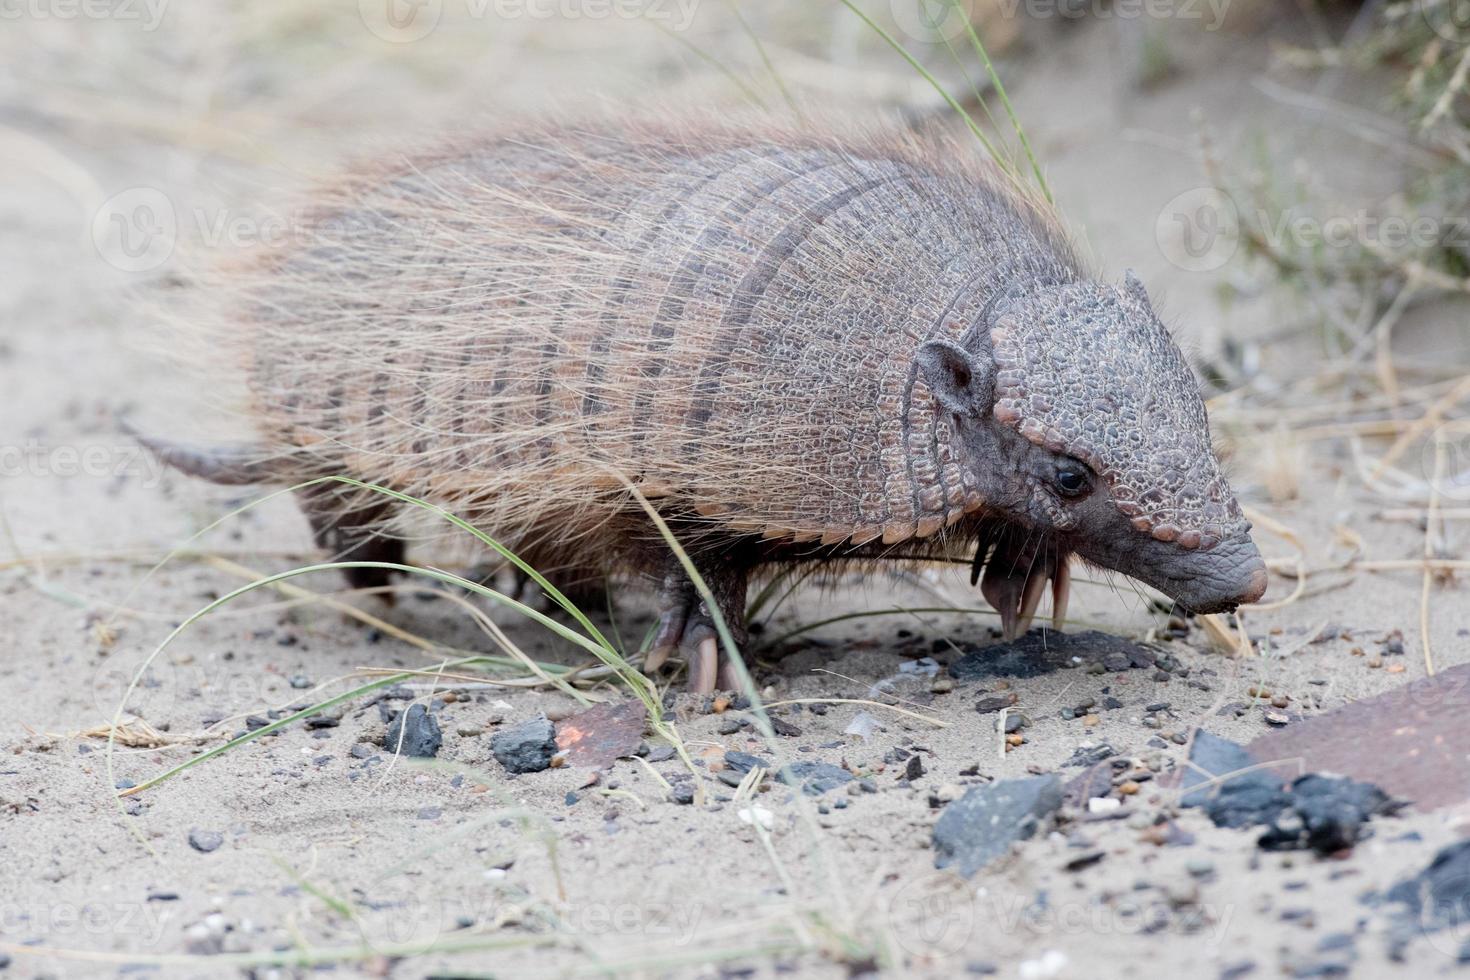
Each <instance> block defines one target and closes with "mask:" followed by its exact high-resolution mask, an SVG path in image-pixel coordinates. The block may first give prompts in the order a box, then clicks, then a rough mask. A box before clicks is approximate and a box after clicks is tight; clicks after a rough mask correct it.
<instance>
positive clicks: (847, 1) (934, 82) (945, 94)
mask: <svg viewBox="0 0 1470 980" xmlns="http://www.w3.org/2000/svg"><path fill="white" fill-rule="evenodd" d="M839 2H840V3H841V4H842V5H843V6H844V7H846V8H847V9H848V10H851V11H852V12H853V13H854V14H857V15H858V17H860V18H861V19H862V21H863V23H864V24H867V25H868V27H870V28H872V30H873V32H874V33H876V34H877V35H878V36H879V37H881V38H882V39H883V40H884V41H886V42H888V46H889V47H891V48H892V49H893V50H895V51H897V52H898V53H899V54H900V55H902V56H903V60H904V61H907V62H908V63H909V66H910V67H912V68H913V69H914V71H916V72H918V73H919V74H920V75H921V76H922V77H923V79H924V81H926V82H928V83H929V84H930V85H931V86H933V88H934V91H936V92H938V93H939V95H940V97H941V98H943V99H944V101H945V102H947V103H949V107H950V108H951V109H953V110H954V111H955V112H956V113H958V114H959V116H960V118H961V119H963V120H964V121H965V125H967V126H969V127H970V132H972V133H974V134H975V138H976V139H978V140H979V141H980V145H981V146H983V147H985V152H986V153H988V154H990V158H991V159H992V160H994V161H995V163H996V165H997V166H999V167H1000V168H1001V169H1002V170H1004V171H1005V172H1006V173H1008V174H1010V175H1011V176H1012V177H1014V176H1015V172H1014V171H1013V170H1012V169H1011V167H1010V165H1009V164H1008V163H1007V162H1006V159H1005V157H1004V156H1002V155H1001V154H1000V152H999V151H998V150H996V148H995V145H994V144H992V143H991V142H990V139H989V138H988V137H987V136H986V135H985V131H984V130H982V129H981V128H980V125H979V124H978V123H976V122H975V120H974V118H972V117H971V115H970V114H969V113H968V112H966V111H965V107H964V106H962V105H960V104H959V102H958V100H956V99H955V97H954V96H953V95H950V94H949V91H948V90H947V89H945V87H944V86H943V85H941V84H939V79H937V78H935V77H934V76H933V75H932V74H930V73H929V70H928V69H927V68H925V67H924V66H923V65H922V64H921V63H920V62H919V59H918V58H915V57H914V56H913V55H912V54H910V53H909V50H908V49H907V48H905V47H904V46H903V45H902V44H900V43H899V42H898V39H897V38H895V37H894V36H893V35H892V34H890V33H888V31H886V30H884V29H883V26H882V25H881V24H879V23H878V22H877V21H875V20H873V18H871V17H869V16H868V15H867V14H866V13H864V12H863V11H862V9H861V8H859V7H858V6H857V5H856V4H855V3H853V0H839Z"/></svg>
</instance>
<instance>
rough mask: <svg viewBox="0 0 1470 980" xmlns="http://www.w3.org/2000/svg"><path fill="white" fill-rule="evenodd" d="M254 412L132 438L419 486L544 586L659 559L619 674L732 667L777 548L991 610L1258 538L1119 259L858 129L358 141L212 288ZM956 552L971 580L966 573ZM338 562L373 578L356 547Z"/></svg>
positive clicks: (1173, 355) (269, 465)
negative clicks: (721, 629) (358, 157)
mask: <svg viewBox="0 0 1470 980" xmlns="http://www.w3.org/2000/svg"><path fill="white" fill-rule="evenodd" d="M207 299H208V301H209V305H210V308H211V309H212V310H214V311H215V313H214V314H213V315H212V316H211V317H209V318H208V319H210V320H211V321H212V322H213V323H214V326H215V327H216V328H217V333H216V349H217V350H218V351H219V353H220V354H221V355H222V356H226V357H231V358H234V361H235V363H237V364H238V365H239V367H240V370H241V371H243V373H244V377H245V380H246V382H247V385H246V387H247V389H248V393H249V395H248V397H249V405H248V406H247V407H248V414H249V416H250V417H251V419H252V421H253V424H254V425H255V427H256V429H257V431H258V438H257V439H256V440H255V441H254V442H252V443H250V444H248V445H240V446H229V447H215V448H197V447H192V446H189V445H186V444H181V443H168V442H164V441H161V440H156V439H151V440H147V442H148V444H149V445H150V446H151V447H152V448H153V450H154V451H155V452H157V453H158V454H159V455H160V456H161V457H162V458H163V459H164V460H165V461H166V462H168V463H170V464H172V465H174V466H175V467H177V468H179V469H181V470H184V471H186V472H189V473H192V474H194V475H197V476H201V477H205V478H208V479H212V480H214V481H216V482H222V483H276V484H283V485H293V484H296V483H300V482H303V481H306V480H310V479H312V478H314V477H318V476H322V475H327V474H347V475H350V476H352V477H355V478H357V479H360V480H363V481H367V482H371V483H376V484H381V485H384V486H387V487H391V488H395V489H397V490H400V491H403V492H405V493H409V494H413V495H415V496H419V497H422V498H425V499H427V500H429V501H431V502H434V503H436V504H438V505H440V506H442V507H444V508H445V509H447V510H449V511H451V512H453V513H455V514H457V515H459V516H461V517H462V518H464V519H465V520H467V521H469V522H471V523H472V524H473V525H474V526H476V527H478V528H481V529H483V530H484V531H485V532H487V533H489V534H491V535H493V536H495V537H496V538H497V539H498V540H500V541H501V542H503V543H504V544H506V545H507V546H509V547H510V548H512V549H513V550H515V551H517V552H518V553H519V554H520V555H521V556H522V557H523V558H525V559H526V560H527V561H529V562H530V563H531V564H532V565H534V566H536V567H538V568H540V569H541V570H542V571H544V572H546V573H547V574H548V575H549V576H550V577H551V578H552V580H553V581H556V580H557V576H558V575H566V576H571V575H573V574H574V573H575V574H589V573H590V574H593V575H601V574H604V573H607V574H630V573H631V574H632V575H634V576H644V577H647V578H648V579H650V580H651V581H652V582H653V583H655V584H656V587H657V589H658V594H659V609H660V615H659V621H658V625H657V629H656V630H655V631H654V637H653V640H652V645H651V647H650V649H649V650H648V654H647V658H646V661H645V665H646V666H647V667H649V668H653V667H655V666H657V665H660V664H662V663H663V661H665V660H667V659H668V658H669V656H670V654H671V653H673V652H675V651H682V652H683V653H684V654H685V655H686V656H687V658H688V660H689V684H690V687H691V688H693V689H695V690H701V691H708V690H711V689H712V688H714V687H715V686H716V685H717V684H718V685H722V686H728V685H730V684H731V683H732V677H733V673H732V670H731V667H730V665H729V664H727V663H725V661H724V655H723V654H722V653H721V652H720V649H719V647H718V646H717V644H716V640H715V630H714V624H713V623H712V618H713V615H712V611H711V610H710V609H709V608H708V606H706V605H705V604H703V603H702V602H701V601H700V598H699V594H698V593H697V592H696V591H695V589H694V587H693V586H692V584H691V583H690V581H689V580H688V577H687V575H686V573H685V571H684V570H683V567H682V566H681V565H680V564H679V563H678V561H677V560H676V557H675V556H674V555H673V553H672V551H671V549H670V548H669V547H668V546H667V545H666V543H665V541H664V540H663V539H662V538H661V537H660V536H659V533H658V532H657V531H655V529H654V528H653V526H652V525H651V523H650V521H649V520H648V518H647V516H646V514H645V513H644V512H643V510H642V509H641V505H640V504H639V503H638V502H637V501H636V499H635V498H634V495H633V494H632V493H631V492H630V491H629V487H630V486H631V487H636V488H637V489H638V490H639V491H640V492H641V493H642V494H643V495H644V496H645V497H646V498H647V499H648V500H650V501H652V503H653V504H654V505H655V506H656V507H657V508H658V510H659V511H660V513H661V514H662V515H663V516H664V517H665V518H666V519H667V522H668V524H669V526H670V528H671V529H672V530H673V532H674V533H675V534H676V536H677V537H678V538H679V539H680V540H681V542H682V543H683V546H684V548H685V550H686V551H687V553H688V554H689V555H690V556H691V557H692V559H693V561H694V563H695V565H696V567H697V568H698V569H699V570H700V573H701V576H702V577H703V578H704V579H706V580H707V582H708V585H709V589H710V591H711V593H712V595H713V597H714V600H715V604H716V605H717V606H718V608H719V612H720V614H721V615H722V616H723V618H724V620H725V621H726V622H727V623H728V624H731V626H732V627H733V628H734V629H735V631H736V636H737V640H743V639H744V634H743V632H742V631H741V624H742V622H743V615H742V613H743V605H744V601H745V595H746V585H747V581H748V579H749V577H750V576H751V574H752V573H753V572H755V571H757V570H759V569H762V568H764V567H769V566H772V565H775V564H783V563H794V562H825V563H835V562H842V561H844V560H857V561H859V562H868V561H873V560H878V559H884V558H893V559H902V560H907V561H918V560H923V559H925V558H933V557H936V556H939V555H953V554H956V553H959V554H965V555H968V554H970V549H973V562H972V576H971V583H972V584H974V583H975V582H976V581H977V580H979V581H980V582H981V591H982V594H983V595H984V596H985V598H986V599H987V600H988V601H989V602H990V603H991V604H992V605H993V606H995V607H996V609H997V610H998V611H999V613H1000V616H1001V619H1002V625H1003V628H1004V632H1005V633H1006V635H1007V636H1015V635H1017V634H1018V633H1019V632H1020V631H1023V630H1025V629H1027V628H1029V626H1030V624H1031V622H1032V620H1033V617H1034V615H1035V613H1036V612H1037V610H1038V608H1039V604H1040V601H1041V599H1042V597H1043V594H1044V592H1045V590H1046V587H1047V584H1048V583H1050V584H1051V588H1052V592H1053V609H1054V610H1055V618H1056V620H1057V623H1058V624H1060V621H1061V618H1062V615H1063V613H1064V610H1065V608H1066V601H1067V597H1068V595H1069V590H1070V572H1069V567H1070V566H1069V563H1070V560H1071V558H1072V557H1073V556H1074V555H1075V556H1080V558H1081V559H1083V560H1085V561H1087V562H1090V563H1093V564H1095V565H1098V566H1102V567H1103V568H1106V569H1113V570H1117V571H1119V572H1122V573H1124V574H1126V575H1128V576H1131V577H1133V578H1136V579H1138V580H1141V581H1143V582H1145V583H1147V584H1149V585H1151V586H1153V587H1155V588H1156V589H1158V590H1160V591H1161V592H1163V593H1164V594H1165V595H1167V596H1169V597H1171V598H1172V599H1173V600H1175V601H1176V602H1177V603H1178V604H1180V605H1181V606H1183V607H1186V608H1187V609H1190V610H1193V611H1196V612H1200V613H1208V612H1216V611H1222V610H1230V609H1233V608H1235V607H1236V606H1237V605H1238V604H1242V603H1249V602H1253V601H1255V600H1257V599H1258V598H1260V596H1261V595H1262V593H1263V592H1264V590H1265V588H1266V583H1267V574H1266V568H1265V565H1264V563H1263V561H1262V559H1261V557H1260V554H1259V552H1258V551H1257V549H1256V547H1255V545H1254V543H1253V542H1252V540H1251V536H1250V524H1249V523H1248V522H1247V521H1246V520H1245V519H1244V517H1243V515H1242V513H1241V510H1240V507H1239V505H1238V503H1237V501H1236V499H1235V497H1234V495H1233V493H1232V491H1231V489H1230V486H1229V484H1228V483H1227V481H1226V479H1225V477H1224V476H1223V475H1222V473H1221V467H1220V464H1219V461H1218V459H1217V457H1216V455H1215V452H1214V451H1213V448H1212V444H1211V438H1210V431H1209V425H1208V421H1207V418H1206V411H1205V405H1204V402H1203V400H1202V398H1201V395H1200V392H1199V388H1198V385H1197V383H1196V381H1195V378H1194V376H1193V374H1192V373H1191V371H1190V369H1189V367H1188V365H1187V363H1186V361H1185V359H1184V357H1183V356H1182V354H1181V353H1180V351H1179V349H1178V347H1177V346H1176V345H1175V344H1174V342H1173V341H1172V340H1171V338H1170V335H1169V333H1168V331H1167V330H1166V329H1165V327H1164V326H1163V325H1162V324H1161V322H1160V320H1159V318H1158V316H1157V315H1156V314H1155V312H1154V310H1153V307H1152V305H1151V303H1150V301H1149V297H1148V295H1147V293H1146V292H1145V289H1144V286H1143V285H1142V283H1141V282H1140V281H1139V280H1138V279H1137V278H1136V277H1135V276H1134V275H1133V274H1132V273H1131V272H1130V273H1128V274H1126V275H1125V276H1124V277H1123V280H1122V282H1121V283H1119V284H1112V283H1106V282H1101V281H1098V280H1096V279H1094V278H1091V277H1089V276H1088V275H1087V273H1086V272H1084V270H1083V268H1082V265H1081V263H1080V262H1079V260H1078V259H1077V257H1076V256H1075V254H1074V251H1073V249H1072V248H1071V247H1070V245H1069V244H1068V240H1067V236H1066V234H1065V233H1064V232H1063V230H1062V228H1061V225H1060V223H1059V221H1058V219H1057V218H1056V216H1055V214H1054V213H1053V211H1052V209H1051V208H1050V207H1049V206H1048V205H1047V204H1046V203H1045V202H1043V201H1041V200H1039V199H1038V198H1037V196H1036V195H1035V194H1033V193H1028V192H1027V191H1025V190H1023V189H1022V188H1021V186H1020V185H1019V183H1018V182H1017V181H1015V180H1013V179H1011V178H1010V177H1009V176H1008V175H1006V174H1004V173H1003V172H1002V171H1000V170H999V169H998V168H997V167H995V166H994V165H993V164H991V163H989V162H988V161H984V160H981V159H978V158H977V156H976V154H974V153H972V152H971V151H970V150H968V149H967V148H965V147H963V146H961V145H959V144H956V143H953V142H950V141H947V140H945V139H944V138H942V137H933V136H915V135H912V134H909V133H906V132H902V131H897V130H888V129H884V128H881V127H880V128H878V129H873V130H863V131H833V132H825V131H821V130H817V129H812V128H803V129H800V130H797V129H791V128H782V127H780V126H774V125H768V124H756V125H752V124H748V123H740V124H733V123H714V122H709V121H691V120H684V121H681V122H678V123H670V122H667V121H661V122H650V121H642V120H628V119H623V120H611V121H601V122H596V123H584V124H568V123H559V124H550V123H546V124H537V125H524V126H520V127H511V128H507V129H505V130H504V131H501V132H498V133H492V134H488V135H484V136H480V137H476V138H465V139H460V140H458V141H456V142H453V143H451V144H448V145H444V146H441V147H439V148H437V149H435V150H432V151H428V152H417V153H406V154H404V155H403V156H402V158H400V159H396V160H393V161H389V162H384V161H377V162H375V163H373V164H372V165H369V166H364V167H360V168H358V169H357V170H355V171H352V172H351V174H350V175H349V176H348V177H347V178H345V179H343V180H341V181H340V182H338V183H337V184H335V185H332V186H330V187H328V188H326V189H324V190H322V191H321V192H320V195H319V197H318V198H317V200H316V203H315V206H314V208H313V210H312V211H311V215H310V217H309V219H308V220H307V222H306V230H305V231H304V232H303V233H302V234H300V235H298V236H296V237H295V238H294V239H293V241H291V242H289V243H286V244H283V245H281V246H280V247H278V248H275V249H273V250H272V251H270V252H269V253H268V254H265V255H260V256H256V257H254V258H252V259H251V260H250V261H248V262H241V263H236V264H235V265H234V266H233V267H232V268H231V270H230V271H229V273H228V275H226V276H224V277H223V280H222V282H221V283H219V284H217V285H216V286H215V287H214V288H213V289H212V290H211V291H210V295H209V296H208V297H207ZM324 486H328V485H327V484H318V485H316V486H314V487H312V488H311V489H310V490H309V491H307V492H306V493H304V494H303V499H302V504H303V508H304V510H305V511H306V514H307V516H308V518H309V520H310V522H311V524H312V527H313V529H314V531H315V534H316V538H317V541H318V543H319V544H320V545H321V546H322V547H325V548H327V549H328V550H329V551H331V552H333V553H335V554H336V555H338V556H339V557H341V558H343V559H344V560H357V561H368V560H371V561H385V562H401V561H402V560H403V551H404V544H403V538H402V536H401V535H399V534H397V533H395V529H396V516H397V515H396V510H397V508H396V506H395V504H394V502H393V501H391V500H387V499H386V498H384V497H381V496H377V497H365V496H363V495H362V494H361V492H357V493H344V492H342V491H340V490H333V491H325V490H323V487H324ZM982 573H983V579H981V578H980V577H981V575H982ZM348 575H349V578H350V580H351V581H352V582H353V584H355V585H358V586H362V587H369V586H379V585H382V584H384V582H385V579H386V572H385V571H384V570H383V569H380V568H371V567H369V568H353V569H350V570H349V572H348Z"/></svg>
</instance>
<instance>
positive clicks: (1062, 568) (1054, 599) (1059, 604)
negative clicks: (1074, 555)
mask: <svg viewBox="0 0 1470 980" xmlns="http://www.w3.org/2000/svg"><path fill="white" fill-rule="evenodd" d="M1071 599H1072V562H1071V561H1070V560H1069V559H1068V556H1066V555H1062V556H1060V557H1059V558H1058V559H1057V567H1056V569H1055V570H1054V571H1053V572H1052V575H1051V628H1052V629H1054V630H1056V631H1057V632H1058V633H1060V632H1061V631H1062V627H1063V626H1065V625H1066V623H1067V605H1068V603H1069V602H1070V601H1071Z"/></svg>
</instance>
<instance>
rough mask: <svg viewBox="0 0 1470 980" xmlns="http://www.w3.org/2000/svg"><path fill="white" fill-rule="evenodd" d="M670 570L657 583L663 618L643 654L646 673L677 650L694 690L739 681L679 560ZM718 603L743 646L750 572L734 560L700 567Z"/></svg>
mask: <svg viewBox="0 0 1470 980" xmlns="http://www.w3.org/2000/svg"><path fill="white" fill-rule="evenodd" d="M669 565H670V567H669V570H668V571H667V572H666V574H665V575H664V577H663V583H662V586H661V587H660V589H659V621H658V627H657V629H656V630H655V632H654V636H653V643H652V645H651V646H650V647H649V649H648V653H647V654H646V656H645V657H644V661H643V669H644V672H645V673H650V674H651V673H653V672H654V671H656V670H658V669H659V668H660V667H662V666H663V665H664V663H665V662H666V661H667V660H668V659H669V657H670V656H671V655H672V654H673V653H674V651H675V650H678V651H680V652H682V653H683V655H684V658H685V661H686V663H687V664H688V667H689V671H688V688H689V690H690V692H692V693H695V694H708V693H710V692H711V691H713V690H715V689H716V688H717V687H718V688H719V689H722V690H734V689H736V688H737V687H738V685H739V681H738V678H737V674H736V671H735V669H734V665H733V664H732V663H730V661H729V658H728V657H727V656H726V654H725V651H724V650H723V649H722V648H721V644H720V640H719V631H718V630H717V629H716V627H715V623H714V617H713V616H712V615H711V614H710V611H709V608H708V606H706V605H705V603H704V601H703V600H702V599H700V597H699V594H698V593H697V592H696V591H695V589H694V586H693V585H692V584H691V583H690V582H689V580H688V579H687V578H686V577H685V576H684V571H683V568H682V567H681V566H680V565H679V563H678V562H677V560H674V559H672V558H671V559H670V562H669ZM700 575H701V576H702V577H703V578H704V579H705V582H706V584H707V585H708V586H709V587H710V591H711V592H712V593H713V594H714V598H715V602H716V604H717V605H718V606H719V610H720V616H721V617H722V618H723V619H724V621H725V625H726V626H728V627H729V629H730V633H731V635H732V637H733V638H734V639H735V642H736V644H737V645H739V646H742V647H743V646H744V645H745V593H746V583H747V581H748V579H749V573H748V571H747V570H746V569H744V568H739V567H736V566H734V565H727V566H721V567H718V568H712V569H701V571H700Z"/></svg>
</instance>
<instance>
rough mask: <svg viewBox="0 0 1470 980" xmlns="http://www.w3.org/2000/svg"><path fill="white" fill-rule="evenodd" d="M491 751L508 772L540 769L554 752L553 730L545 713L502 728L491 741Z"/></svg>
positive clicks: (545, 765)
mask: <svg viewBox="0 0 1470 980" xmlns="http://www.w3.org/2000/svg"><path fill="white" fill-rule="evenodd" d="M490 751H491V752H492V753H494V755H495V758H496V759H498V760H499V761H500V764H501V765H502V766H504V767H505V769H506V771H507V772H540V771H541V770H543V769H550V768H551V757H552V756H554V755H556V730H555V728H554V727H553V726H552V724H551V722H550V720H548V719H547V717H546V716H545V715H537V716H536V717H535V718H528V719H526V720H525V721H523V722H521V723H520V724H519V725H512V726H511V727H510V728H506V729H502V730H501V731H498V732H496V733H495V736H494V737H493V738H492V739H491V740H490Z"/></svg>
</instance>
